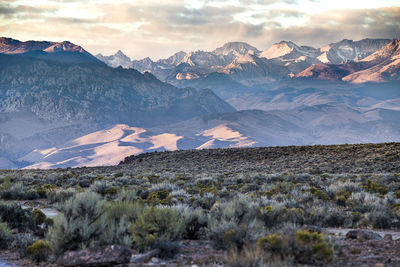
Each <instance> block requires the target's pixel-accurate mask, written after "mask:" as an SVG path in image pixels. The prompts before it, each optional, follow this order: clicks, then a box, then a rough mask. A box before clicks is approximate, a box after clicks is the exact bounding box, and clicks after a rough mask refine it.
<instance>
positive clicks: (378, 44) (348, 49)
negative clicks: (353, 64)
mask: <svg viewBox="0 0 400 267" xmlns="http://www.w3.org/2000/svg"><path fill="white" fill-rule="evenodd" d="M390 41H391V40H389V39H363V40H360V41H353V40H347V39H344V40H342V41H340V42H337V43H332V44H329V45H326V46H323V47H321V48H320V49H319V51H320V52H321V55H319V56H318V57H317V59H319V60H320V61H321V62H322V63H331V64H341V63H345V62H346V61H349V60H353V61H354V60H361V59H363V58H365V57H367V56H369V55H371V54H372V53H374V52H376V51H378V50H379V49H381V48H382V47H384V46H385V45H386V44H388V43H389V42H390Z"/></svg>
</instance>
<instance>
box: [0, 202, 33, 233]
mask: <svg viewBox="0 0 400 267" xmlns="http://www.w3.org/2000/svg"><path fill="white" fill-rule="evenodd" d="M0 220H2V221H4V222H6V223H7V224H8V226H9V227H10V228H18V230H20V231H26V230H28V229H29V230H35V228H36V223H35V216H34V215H33V213H32V211H31V209H23V208H22V207H21V205H19V204H2V203H1V204H0Z"/></svg>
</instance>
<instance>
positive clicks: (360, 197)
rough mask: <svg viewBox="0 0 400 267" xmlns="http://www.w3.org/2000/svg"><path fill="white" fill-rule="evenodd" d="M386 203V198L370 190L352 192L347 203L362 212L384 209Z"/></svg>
mask: <svg viewBox="0 0 400 267" xmlns="http://www.w3.org/2000/svg"><path fill="white" fill-rule="evenodd" d="M386 204H387V203H386V200H385V199H382V198H379V197H377V196H376V195H375V194H371V193H368V192H358V193H352V194H351V196H350V197H349V198H348V199H347V205H348V206H349V207H351V208H352V209H353V210H354V211H357V212H361V213H366V212H370V211H373V210H381V209H382V208H383V209H384V208H385V206H386Z"/></svg>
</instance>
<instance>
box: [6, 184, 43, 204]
mask: <svg viewBox="0 0 400 267" xmlns="http://www.w3.org/2000/svg"><path fill="white" fill-rule="evenodd" d="M39 197H40V196H39V194H38V193H37V192H36V191H35V190H30V189H28V188H27V187H25V186H24V185H23V184H22V183H17V184H14V185H13V186H11V187H10V188H9V189H6V190H3V191H2V192H1V198H3V199H6V200H34V199H38V198H39Z"/></svg>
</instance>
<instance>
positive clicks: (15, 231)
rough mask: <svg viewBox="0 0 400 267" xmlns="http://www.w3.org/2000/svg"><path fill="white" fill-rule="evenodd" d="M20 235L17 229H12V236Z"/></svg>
mask: <svg viewBox="0 0 400 267" xmlns="http://www.w3.org/2000/svg"><path fill="white" fill-rule="evenodd" d="M18 233H19V231H18V229H17V228H13V229H11V234H13V235H16V234H18Z"/></svg>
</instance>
